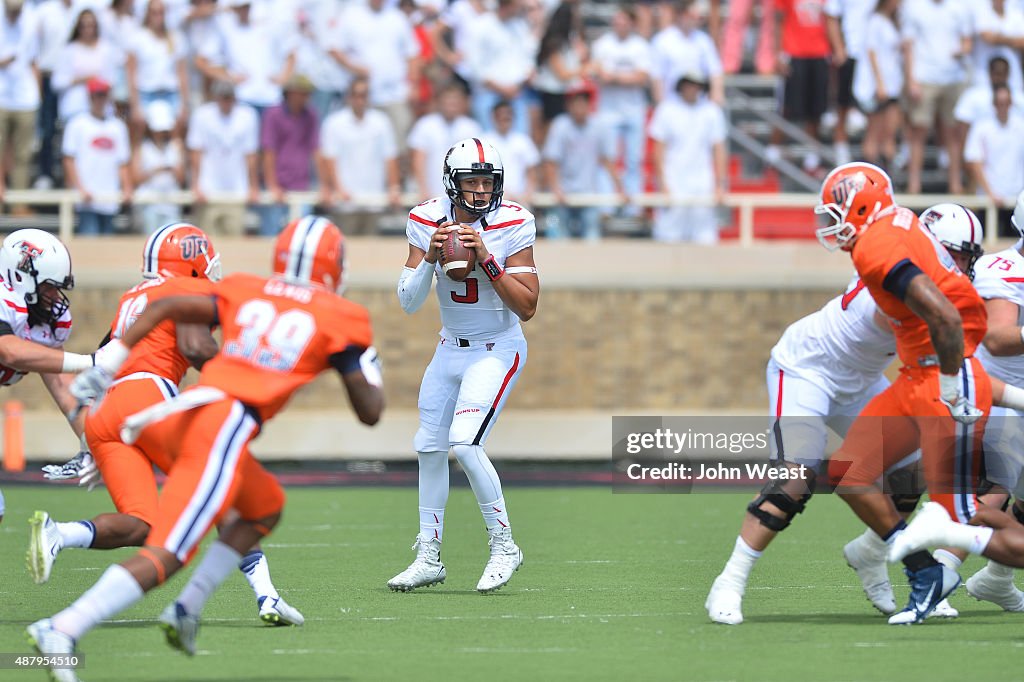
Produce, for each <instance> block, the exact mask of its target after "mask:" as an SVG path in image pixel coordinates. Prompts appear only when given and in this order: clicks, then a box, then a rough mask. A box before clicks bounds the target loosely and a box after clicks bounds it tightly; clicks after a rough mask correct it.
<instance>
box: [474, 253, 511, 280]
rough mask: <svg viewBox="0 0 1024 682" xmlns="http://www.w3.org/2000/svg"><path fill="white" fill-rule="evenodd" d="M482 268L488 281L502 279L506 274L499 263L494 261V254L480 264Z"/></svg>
mask: <svg viewBox="0 0 1024 682" xmlns="http://www.w3.org/2000/svg"><path fill="white" fill-rule="evenodd" d="M480 267H481V269H483V271H484V274H485V275H487V279H489V280H491V281H492V282H494V281H497V280H499V279H501V276H502V275H504V274H505V271H504V270H502V269H501V266H500V265H498V262H497V261H496V260H494V254H491V255H490V256H488V257H487V260H485V261H484V262H483V263H481V264H480Z"/></svg>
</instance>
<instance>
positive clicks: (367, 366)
mask: <svg viewBox="0 0 1024 682" xmlns="http://www.w3.org/2000/svg"><path fill="white" fill-rule="evenodd" d="M359 369H361V370H362V371H363V376H364V377H366V383H368V384H370V385H371V386H376V387H377V388H381V387H382V386H384V376H383V374H382V373H381V366H380V356H379V355H377V349H376V348H374V347H373V346H370V347H369V348H367V349H366V350H365V351H363V354H362V355H360V356H359Z"/></svg>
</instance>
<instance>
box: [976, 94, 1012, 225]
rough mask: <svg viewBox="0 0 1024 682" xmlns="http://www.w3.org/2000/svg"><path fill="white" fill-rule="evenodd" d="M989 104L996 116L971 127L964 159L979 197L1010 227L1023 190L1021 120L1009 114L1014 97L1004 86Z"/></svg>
mask: <svg viewBox="0 0 1024 682" xmlns="http://www.w3.org/2000/svg"><path fill="white" fill-rule="evenodd" d="M992 103H993V105H994V106H995V110H996V115H995V116H993V117H990V118H985V119H982V120H981V121H978V122H977V123H975V124H974V125H973V126H971V129H970V132H968V133H967V145H966V147H965V148H964V159H965V160H966V161H967V167H968V168H969V169H970V171H971V175H972V176H973V177H974V180H975V181H976V182H977V183H978V194H979V195H983V196H987V197H988V198H989V200H990V201H992V202H993V203H994V204H995V205H996V206H998V207H999V208H1000V216H999V225H1000V226H1002V225H1008V224H1009V217H1010V214H1011V213H1012V211H1013V207H1014V205H1015V203H1016V201H1017V195H1018V194H1019V193H1020V191H1021V190H1024V117H1021V116H1019V115H1017V114H1015V113H1013V112H1012V111H1011V108H1012V106H1013V95H1012V94H1011V93H1010V89H1009V88H1007V87H1005V86H999V87H997V88H995V89H994V90H993V92H992ZM1004 236H1009V235H1004ZM1012 236H1014V237H1016V236H1017V235H1016V234H1013V235H1012Z"/></svg>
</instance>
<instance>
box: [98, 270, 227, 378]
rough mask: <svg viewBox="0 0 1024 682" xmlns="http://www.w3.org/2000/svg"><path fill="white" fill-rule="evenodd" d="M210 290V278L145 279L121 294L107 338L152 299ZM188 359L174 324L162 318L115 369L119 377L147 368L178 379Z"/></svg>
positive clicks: (129, 323) (132, 321)
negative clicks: (179, 343)
mask: <svg viewBox="0 0 1024 682" xmlns="http://www.w3.org/2000/svg"><path fill="white" fill-rule="evenodd" d="M212 293H213V282H210V281H209V280H206V279H197V278H193V277H172V278H168V279H164V278H162V277H158V278H156V279H148V280H146V281H145V282H143V283H142V284H139V285H137V286H135V287H132V288H131V289H129V290H128V291H126V292H125V293H124V295H123V296H121V300H120V302H119V303H118V309H117V317H115V318H114V321H113V322H112V323H111V325H110V336H111V338H115V339H119V338H121V337H122V336H124V333H125V332H126V331H127V330H128V328H129V327H131V326H132V325H133V324H135V320H137V319H139V316H140V315H142V313H143V311H145V309H146V307H147V306H148V305H149V304H151V303H152V302H154V301H157V300H160V299H161V298H167V297H168V296H189V295H195V296H209V295H212ZM188 368H189V362H188V360H186V359H185V356H184V355H182V354H181V351H179V350H178V333H177V327H175V324H174V322H172V321H171V320H164V321H163V322H161V323H160V324H158V325H157V326H156V327H155V328H154V329H153V331H151V332H150V333H149V334H147V335H146V337H145V338H144V339H142V341H140V342H139V343H138V344H136V346H135V347H134V348H132V352H131V355H129V356H128V360H127V361H126V362H125V363H124V365H123V366H122V367H121V370H120V371H119V372H118V373H117V377H115V378H118V379H119V378H122V377H125V376H128V375H129V374H134V373H136V372H150V373H152V374H156V375H158V376H161V377H164V378H166V379H169V380H171V381H173V382H174V383H175V384H178V383H180V382H181V379H182V377H184V376H185V372H187V371H188Z"/></svg>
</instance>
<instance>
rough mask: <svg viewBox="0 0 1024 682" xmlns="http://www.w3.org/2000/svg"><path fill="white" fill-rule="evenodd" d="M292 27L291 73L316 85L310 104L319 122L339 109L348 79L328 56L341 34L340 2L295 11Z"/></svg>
mask: <svg viewBox="0 0 1024 682" xmlns="http://www.w3.org/2000/svg"><path fill="white" fill-rule="evenodd" d="M296 25H297V31H298V43H297V45H296V48H295V71H296V72H297V73H301V74H305V75H306V76H307V77H308V78H309V79H310V80H311V81H313V85H315V86H316V91H315V92H314V93H313V99H312V102H313V107H314V108H315V109H316V110H317V114H319V116H320V122H321V123H323V121H324V120H325V119H326V118H327V116H328V115H329V114H330V113H331V112H333V111H335V110H336V109H338V108H340V107H341V105H342V104H343V102H344V97H345V91H346V90H348V87H349V82H350V81H351V80H352V78H351V76H350V75H349V73H348V71H347V70H346V69H345V68H344V67H342V65H341V64H339V63H338V62H337V61H336V60H335V59H334V58H333V57H332V56H331V54H330V51H331V50H332V49H334V48H336V47H337V37H338V36H340V35H341V8H340V3H339V2H338V0H314V2H313V4H312V6H309V7H307V8H305V9H302V10H300V11H299V12H298V15H297V20H296Z"/></svg>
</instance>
